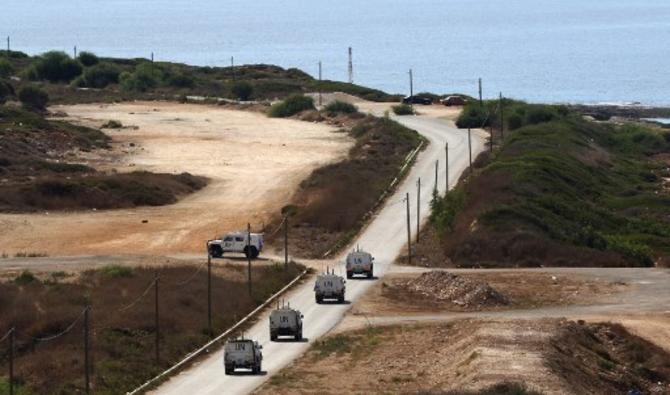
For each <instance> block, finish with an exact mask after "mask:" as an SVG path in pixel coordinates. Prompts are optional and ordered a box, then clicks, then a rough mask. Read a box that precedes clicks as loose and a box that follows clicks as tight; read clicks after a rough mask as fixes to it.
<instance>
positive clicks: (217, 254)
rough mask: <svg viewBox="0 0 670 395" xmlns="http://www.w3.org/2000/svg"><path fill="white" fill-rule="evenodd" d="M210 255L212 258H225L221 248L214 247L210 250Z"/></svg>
mask: <svg viewBox="0 0 670 395" xmlns="http://www.w3.org/2000/svg"><path fill="white" fill-rule="evenodd" d="M209 255H211V256H212V258H221V257H222V256H223V249H221V247H219V246H212V247H210V248H209Z"/></svg>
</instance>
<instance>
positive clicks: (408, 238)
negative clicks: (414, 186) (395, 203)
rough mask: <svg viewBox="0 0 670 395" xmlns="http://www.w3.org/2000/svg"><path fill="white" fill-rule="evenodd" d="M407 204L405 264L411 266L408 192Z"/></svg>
mask: <svg viewBox="0 0 670 395" xmlns="http://www.w3.org/2000/svg"><path fill="white" fill-rule="evenodd" d="M405 201H406V202H407V260H408V261H407V263H408V264H410V265H411V264H412V229H411V228H410V225H409V192H408V193H407V194H406V195H405Z"/></svg>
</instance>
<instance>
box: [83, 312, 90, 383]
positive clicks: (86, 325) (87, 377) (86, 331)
mask: <svg viewBox="0 0 670 395" xmlns="http://www.w3.org/2000/svg"><path fill="white" fill-rule="evenodd" d="M90 311H91V307H90V306H86V309H84V383H85V386H84V388H85V390H86V393H87V394H90V393H91V373H90V370H89V369H90V362H89V360H90V359H89V351H90V350H89V328H90V326H89V318H90V317H89V312H90Z"/></svg>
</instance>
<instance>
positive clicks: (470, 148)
mask: <svg viewBox="0 0 670 395" xmlns="http://www.w3.org/2000/svg"><path fill="white" fill-rule="evenodd" d="M468 151H469V153H470V174H472V138H471V133H470V128H468Z"/></svg>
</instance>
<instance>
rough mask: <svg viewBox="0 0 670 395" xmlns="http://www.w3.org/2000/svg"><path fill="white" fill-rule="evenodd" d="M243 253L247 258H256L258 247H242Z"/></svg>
mask: <svg viewBox="0 0 670 395" xmlns="http://www.w3.org/2000/svg"><path fill="white" fill-rule="evenodd" d="M244 255H245V256H246V257H247V258H251V259H256V258H258V249H257V248H256V247H254V246H251V247H244Z"/></svg>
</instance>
